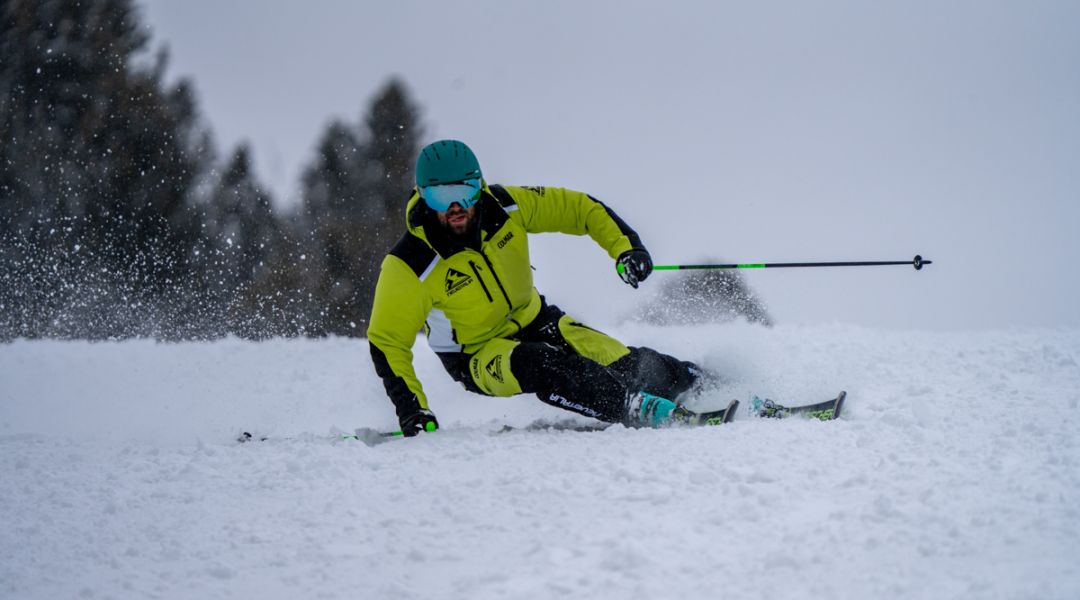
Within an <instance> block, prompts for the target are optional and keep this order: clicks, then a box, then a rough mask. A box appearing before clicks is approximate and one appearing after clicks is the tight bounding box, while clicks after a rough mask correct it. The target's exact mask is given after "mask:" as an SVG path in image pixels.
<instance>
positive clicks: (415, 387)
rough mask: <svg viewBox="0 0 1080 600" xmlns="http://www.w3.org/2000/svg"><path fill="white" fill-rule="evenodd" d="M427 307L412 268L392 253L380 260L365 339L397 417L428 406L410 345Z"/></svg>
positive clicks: (426, 300) (428, 306)
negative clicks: (413, 362)
mask: <svg viewBox="0 0 1080 600" xmlns="http://www.w3.org/2000/svg"><path fill="white" fill-rule="evenodd" d="M430 310H431V306H430V300H429V299H428V297H427V295H426V294H425V293H424V292H423V290H422V289H421V288H420V280H419V279H418V278H417V277H416V274H415V273H413V271H412V269H410V268H409V266H408V265H406V264H405V262H404V261H402V260H401V259H400V258H398V257H396V256H392V255H390V256H387V257H386V258H385V259H383V264H382V270H381V271H380V273H379V283H378V284H377V285H376V286H375V303H374V305H373V306H372V309H371V320H370V322H369V323H368V341H369V343H370V345H371V360H372V362H373V363H374V364H375V372H376V373H377V374H378V375H379V377H381V378H382V380H383V386H384V387H385V388H386V395H387V396H389V397H390V400H391V401H392V402H393V403H394V407H395V408H396V409H397V415H398V417H399V418H400V417H402V416H405V415H409V414H412V413H414V412H416V411H417V410H419V409H422V408H423V409H426V408H427V407H428V403H427V397H426V396H425V395H424V390H423V387H422V386H421V385H420V380H419V379H418V378H417V377H416V371H415V370H414V369H413V364H412V359H413V353H412V346H413V344H414V343H415V342H416V334H417V332H418V331H419V330H420V327H421V326H422V325H423V324H424V318H425V317H426V315H427V314H428V311H430Z"/></svg>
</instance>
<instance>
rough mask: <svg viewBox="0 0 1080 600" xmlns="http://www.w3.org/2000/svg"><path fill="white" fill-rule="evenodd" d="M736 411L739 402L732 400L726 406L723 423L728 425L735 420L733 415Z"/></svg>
mask: <svg viewBox="0 0 1080 600" xmlns="http://www.w3.org/2000/svg"><path fill="white" fill-rule="evenodd" d="M738 410H739V401H738V400H732V401H731V402H730V403H729V404H728V407H727V410H726V411H724V422H725V423H730V422H732V421H733V420H735V413H736V412H737V411H738Z"/></svg>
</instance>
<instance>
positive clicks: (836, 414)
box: [832, 390, 847, 419]
mask: <svg viewBox="0 0 1080 600" xmlns="http://www.w3.org/2000/svg"><path fill="white" fill-rule="evenodd" d="M845 399H847V392H845V391H842V390H841V392H840V395H839V396H837V397H836V404H835V405H834V406H833V417H832V418H833V419H839V418H840V411H841V410H842V409H843V408H844V400H845Z"/></svg>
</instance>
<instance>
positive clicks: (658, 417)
mask: <svg viewBox="0 0 1080 600" xmlns="http://www.w3.org/2000/svg"><path fill="white" fill-rule="evenodd" d="M738 407H739V401H738V400H732V401H731V403H730V404H728V405H727V408H724V409H722V410H717V411H712V412H705V413H696V412H693V411H691V410H689V409H687V408H686V407H685V406H683V405H681V404H676V403H675V402H672V401H671V400H668V399H667V398H661V397H660V396H655V395H653V394H650V393H648V392H644V391H640V392H633V393H631V394H630V396H629V398H628V399H627V419H626V421H627V423H626V424H627V426H628V427H667V426H671V425H690V426H696V425H722V424H724V423H728V422H730V421H731V420H732V419H733V418H734V417H735V411H736V410H737V409H738Z"/></svg>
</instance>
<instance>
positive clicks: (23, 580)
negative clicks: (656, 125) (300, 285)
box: [0, 324, 1080, 599]
mask: <svg viewBox="0 0 1080 600" xmlns="http://www.w3.org/2000/svg"><path fill="white" fill-rule="evenodd" d="M612 333H615V334H617V335H620V336H622V338H623V339H624V340H626V341H627V342H629V343H637V344H641V343H645V342H646V341H651V345H653V346H654V347H657V348H659V349H662V350H667V351H671V352H676V353H678V354H679V355H680V356H681V357H684V358H688V359H693V360H698V361H702V362H704V363H705V364H706V365H708V366H710V367H712V368H714V369H717V370H719V371H721V372H722V373H723V374H725V375H726V376H727V377H728V378H729V379H730V381H729V383H728V384H727V385H726V387H725V388H724V389H722V390H720V391H717V392H716V393H715V394H713V395H711V396H710V397H709V398H707V399H706V400H705V401H703V402H702V403H701V407H702V408H713V407H716V406H720V405H722V404H723V403H724V402H725V401H726V400H727V399H728V398H731V397H739V398H742V399H746V397H747V396H748V395H749V393H750V392H751V391H754V392H757V393H764V394H768V395H770V396H771V397H773V398H776V399H781V400H812V401H816V400H821V399H823V398H825V397H828V396H831V395H833V394H834V393H835V392H836V391H837V390H839V389H841V388H844V389H846V390H847V391H848V393H849V396H848V398H849V399H848V404H847V406H846V409H845V415H844V418H843V419H841V420H839V421H835V422H825V423H823V422H815V421H806V420H794V419H792V420H786V421H775V420H759V419H751V418H749V417H747V416H746V415H745V414H740V416H739V419H738V420H737V421H736V422H734V423H732V424H730V425H726V426H723V427H715V428H704V429H692V430H658V431H657V430H628V429H625V428H622V427H616V428H613V429H610V430H608V431H605V432H600V433H576V432H522V431H515V432H511V433H506V434H502V435H497V434H494V433H493V432H495V431H497V430H499V429H500V428H501V427H502V426H503V425H504V424H511V425H517V426H520V425H526V424H528V423H530V422H532V421H534V420H536V419H561V418H563V417H565V416H566V415H567V414H569V413H563V412H561V411H558V410H556V409H553V408H550V407H547V406H544V405H543V404H541V403H540V402H539V401H537V400H536V399H535V398H532V397H528V396H521V397H517V398H509V399H492V398H483V397H479V396H472V395H469V394H468V393H466V392H464V391H462V390H461V389H460V388H459V387H457V385H456V384H454V383H452V382H451V381H450V379H449V377H447V376H446V375H445V374H444V373H443V372H442V370H441V367H439V365H438V364H437V360H436V359H435V358H434V356H433V355H432V354H431V353H430V352H428V351H427V350H426V349H424V348H420V347H418V349H417V364H418V368H419V372H420V375H421V377H422V379H423V380H424V382H425V383H426V385H427V390H428V391H429V393H430V396H431V398H432V406H433V408H434V410H435V412H436V414H437V415H438V416H439V418H440V420H441V423H442V425H443V430H442V431H440V432H438V433H436V434H430V435H422V436H420V437H418V438H415V439H411V440H401V441H393V442H390V443H386V444H382V445H378V446H375V447H368V446H365V445H363V444H361V443H358V442H346V441H335V440H334V435H333V434H332V433H333V432H334V431H336V430H351V429H353V428H355V427H358V426H372V427H377V428H386V429H390V428H393V427H394V426H395V425H396V423H395V419H394V416H393V411H392V409H391V407H390V404H389V401H387V400H386V399H385V397H384V394H383V391H382V386H381V384H380V382H379V380H378V379H377V378H376V377H375V375H374V373H373V371H372V368H371V365H370V359H369V357H368V352H367V347H366V344H365V343H364V342H363V341H356V340H344V339H337V340H322V341H311V340H292V341H271V342H264V343H248V342H241V341H237V340H227V341H222V342H218V343H210V344H176V345H168V344H156V343H153V342H139V341H136V342H124V343H99V344H90V343H79V342H70V343H64V342H25V341H23V342H16V343H13V344H9V345H5V346H0V479H2V482H3V483H2V485H0V514H2V518H0V598H20V599H32V598H50V599H51V598H79V597H85V598H108V597H113V598H140V597H147V598H157V597H160V598H240V597H250V598H377V597H378V598H390V597H397V598H553V597H575V598H613V599H614V598H620V599H621V598H704V597H718V596H723V597H725V598H829V599H842V598H935V599H936V598H1043V599H1046V598H1051V599H1053V598H1060V599H1067V598H1078V597H1080V560H1078V559H1077V557H1078V556H1080V443H1078V442H1077V433H1078V431H1080V427H1078V421H1080V409H1078V404H1080V368H1078V366H1077V359H1078V357H1080V332H1078V331H1075V330H1062V331H1051V330H1021V331H1012V332H987V333H967V334H958V333H921V332H893V331H882V330H869V329H859V328H852V327H847V326H839V325H832V326H814V327H787V326H781V327H777V328H775V329H762V328H757V327H751V326H747V325H736V324H729V325H723V326H720V325H717V326H711V327H706V328H654V327H640V326H639V327H634V328H629V327H625V328H622V329H621V330H614V331H612ZM243 429H248V430H254V431H257V432H259V433H263V434H267V435H270V436H274V437H272V438H271V439H270V440H269V441H266V442H261V443H250V444H237V443H235V442H233V441H232V440H233V438H234V437H235V436H236V434H237V433H239V432H240V431H241V430H243Z"/></svg>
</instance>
